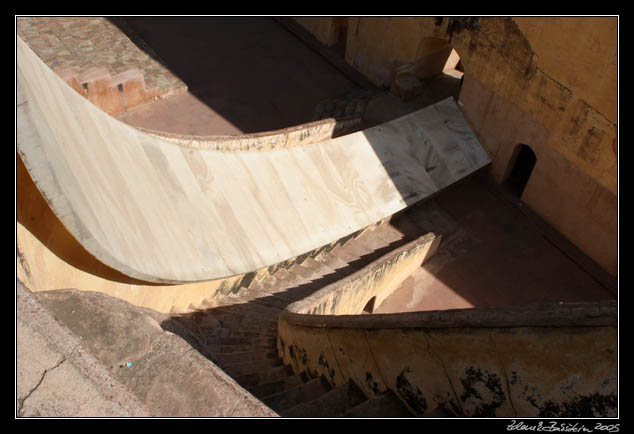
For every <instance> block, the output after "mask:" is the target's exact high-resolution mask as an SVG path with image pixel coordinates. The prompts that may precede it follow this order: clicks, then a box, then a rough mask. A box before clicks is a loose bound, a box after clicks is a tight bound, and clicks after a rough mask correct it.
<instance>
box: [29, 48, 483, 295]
mask: <svg viewBox="0 0 634 434" xmlns="http://www.w3.org/2000/svg"><path fill="white" fill-rule="evenodd" d="M17 78H18V86H17V91H18V92H17V148H18V152H19V154H20V157H21V158H22V160H23V162H24V164H25V166H26V168H27V170H28V172H29V174H30V176H31V177H32V178H33V180H34V182H35V184H36V185H37V187H38V189H39V190H40V192H41V193H42V195H43V196H44V198H45V199H46V201H47V202H48V204H49V205H50V207H51V209H52V210H53V212H54V213H55V215H56V216H57V218H58V219H59V220H60V221H61V222H62V223H63V224H64V226H65V227H66V228H67V229H68V231H69V232H70V233H71V234H72V235H73V236H74V237H75V238H76V239H77V240H78V241H79V243H81V245H82V246H83V247H85V249H86V250H87V251H88V252H89V253H91V254H92V255H94V256H95V257H96V258H97V259H98V260H100V261H102V262H103V263H104V264H106V265H108V266H109V267H112V268H114V269H116V270H118V271H120V272H121V273H123V274H125V275H127V276H130V277H132V278H135V279H140V280H143V281H147V282H155V283H181V282H196V281H204V280H211V279H218V278H223V277H228V276H234V275H237V274H241V273H246V272H251V271H254V270H258V269H261V268H264V267H267V266H270V265H272V264H275V263H278V262H280V261H283V260H285V259H288V258H291V257H294V256H298V255H300V254H303V253H305V252H308V251H310V250H313V249H315V248H318V247H320V246H322V245H325V244H328V243H329V242H331V241H333V240H336V239H338V238H341V237H344V236H346V235H348V234H350V233H352V232H355V231H357V230H359V229H361V228H364V227H366V226H369V225H371V224H373V223H375V222H377V221H379V220H381V219H383V218H385V217H388V216H390V215H392V214H394V213H395V212H397V211H399V210H401V209H403V208H405V207H406V206H408V205H410V204H412V203H414V202H417V201H419V200H421V199H424V198H426V197H428V196H430V195H432V194H434V193H436V192H437V191H439V190H440V189H442V188H444V187H446V186H448V185H450V184H452V183H454V182H456V181H458V180H459V179H461V178H463V177H465V176H467V175H468V174H470V173H472V172H474V171H476V170H478V169H480V168H481V167H483V166H485V165H486V164H488V163H489V162H490V160H489V158H488V156H487V155H486V153H485V152H484V150H483V149H482V147H481V145H480V144H479V142H478V141H477V139H476V137H475V135H474V134H473V132H472V131H471V129H470V128H469V126H468V124H467V123H466V121H465V120H464V118H463V117H462V115H461V113H460V111H459V109H458V107H457V106H456V104H455V102H454V101H453V100H451V99H448V100H445V101H442V102H441V103H439V104H436V105H434V106H432V107H429V108H426V109H423V110H420V111H418V112H415V113H412V114H410V115H408V116H405V117H403V118H400V119H397V120H395V121H392V122H389V123H387V124H384V125H381V126H378V127H375V128H372V129H368V130H366V131H362V132H358V133H354V134H350V135H347V136H342V137H339V138H336V139H331V140H326V141H324V142H321V143H318V144H312V145H305V146H295V147H292V148H288V149H273V150H267V151H244V152H224V151H219V150H206V149H195V148H191V147H187V146H182V145H178V144H175V143H170V142H169V141H167V140H165V139H161V138H160V137H156V136H154V135H150V134H147V133H145V132H142V131H139V130H137V129H135V128H133V127H130V126H129V125H126V124H124V123H122V122H120V121H118V120H116V119H114V118H113V117H111V116H109V115H107V114H106V113H105V112H103V111H101V110H100V109H99V108H97V107H96V106H94V105H93V104H92V103H90V102H89V101H87V100H86V99H84V98H83V97H82V96H81V95H79V94H77V93H76V92H75V91H74V90H73V89H71V88H70V86H68V85H67V84H66V83H64V82H63V81H62V80H61V79H60V78H59V77H58V76H57V75H56V74H55V73H54V72H53V71H51V70H50V69H49V68H48V67H47V66H46V65H45V64H44V63H43V62H42V61H41V60H40V59H39V58H38V57H37V56H36V55H35V54H34V53H33V52H32V51H31V49H30V48H29V47H28V46H27V45H26V44H25V43H24V42H23V41H22V40H21V39H20V38H19V37H18V38H17Z"/></svg>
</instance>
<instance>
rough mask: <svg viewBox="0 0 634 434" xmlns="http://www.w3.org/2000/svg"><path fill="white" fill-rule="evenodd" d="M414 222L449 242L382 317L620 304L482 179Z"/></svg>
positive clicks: (427, 208) (442, 197)
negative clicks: (495, 308)
mask: <svg viewBox="0 0 634 434" xmlns="http://www.w3.org/2000/svg"><path fill="white" fill-rule="evenodd" d="M411 217H412V220H413V221H415V222H416V221H417V222H418V223H419V224H420V225H421V226H423V227H425V228H427V229H428V230H430V231H437V232H440V233H441V234H443V242H442V244H441V247H440V248H439V251H438V254H437V255H436V256H435V257H434V258H432V260H431V261H430V262H429V263H428V264H426V265H424V266H423V267H422V268H420V269H419V270H418V271H417V272H416V273H414V274H413V275H412V276H411V277H410V278H408V279H407V280H406V281H405V282H404V283H403V285H402V286H401V287H400V288H399V289H398V290H396V291H395V292H394V293H393V294H392V295H391V296H390V297H388V298H387V299H386V300H385V301H384V302H383V303H382V304H381V306H379V307H377V308H376V310H375V313H389V312H403V311H421V310H436V309H440V310H443V309H459V308H470V307H493V306H508V305H521V304H527V303H534V302H547V301H548V302H574V301H598V300H611V299H615V298H616V296H615V295H614V293H613V292H611V291H610V290H609V289H608V288H607V287H606V286H604V285H603V284H602V283H600V282H599V281H598V280H596V279H595V278H594V277H593V276H592V275H591V274H590V273H589V272H588V271H587V270H586V269H584V268H583V267H582V266H580V265H578V264H577V263H576V262H575V261H573V260H571V258H570V257H569V256H568V254H567V252H565V251H562V250H560V248H558V247H557V246H556V245H554V244H553V243H552V242H551V241H550V240H549V238H548V237H546V236H545V235H546V234H545V233H544V232H543V231H542V230H541V229H540V228H539V227H538V226H537V225H536V223H535V221H534V220H531V219H528V218H526V216H524V215H523V214H522V213H520V212H519V211H518V210H517V209H516V208H515V207H514V206H513V205H511V203H509V202H508V201H506V200H505V199H502V198H500V197H499V195H498V193H496V190H495V188H494V187H493V186H492V185H490V183H489V182H487V181H486V180H485V179H483V178H482V177H474V178H471V179H468V180H466V181H464V182H461V183H460V184H457V185H454V186H452V187H450V188H449V189H447V190H446V191H444V192H442V193H440V194H439V195H438V196H436V198H434V199H433V200H432V201H430V202H429V203H427V204H425V205H424V206H423V207H421V209H420V212H418V213H416V212H412V213H411Z"/></svg>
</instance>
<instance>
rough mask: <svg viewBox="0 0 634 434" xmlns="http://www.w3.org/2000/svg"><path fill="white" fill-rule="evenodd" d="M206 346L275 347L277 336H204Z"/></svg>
mask: <svg viewBox="0 0 634 434" xmlns="http://www.w3.org/2000/svg"><path fill="white" fill-rule="evenodd" d="M205 341H206V343H207V345H212V346H223V345H225V346H226V345H245V346H275V345H277V335H275V336H267V335H265V336H236V335H234V336H223V337H218V336H205Z"/></svg>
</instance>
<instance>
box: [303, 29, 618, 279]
mask: <svg viewBox="0 0 634 434" xmlns="http://www.w3.org/2000/svg"><path fill="white" fill-rule="evenodd" d="M319 19H320V18H315V20H319ZM443 41H446V43H447V44H448V45H449V46H451V47H452V48H453V49H455V50H456V52H457V54H458V55H459V56H460V60H461V63H462V65H463V68H464V73H465V75H464V83H463V87H462V90H461V93H460V101H461V103H462V108H463V110H464V112H465V115H466V116H467V118H468V120H469V123H470V125H471V127H472V128H473V130H474V131H475V132H476V134H477V135H478V138H479V139H480V142H481V143H482V144H483V146H484V147H485V148H486V150H487V151H488V152H489V154H490V155H491V157H492V160H493V161H492V165H491V169H490V170H491V175H492V177H493V178H494V179H495V180H496V181H497V182H499V183H501V182H503V181H504V180H505V179H506V177H507V176H508V174H509V173H510V171H511V169H512V164H513V162H514V160H513V157H514V152H515V150H516V147H517V146H518V145H519V144H526V145H529V146H530V147H531V148H532V149H533V151H534V152H535V153H536V154H537V158H538V161H537V166H536V167H535V170H534V171H533V174H532V176H531V178H530V180H529V183H528V186H527V187H526V189H525V192H524V194H523V196H522V201H523V202H524V203H525V204H526V205H528V206H529V207H531V209H533V211H535V212H536V213H538V214H539V215H540V216H541V217H542V218H544V219H545V220H546V221H547V222H548V223H550V224H551V225H552V226H553V227H555V228H556V229H557V230H558V231H560V232H561V233H562V234H563V235H564V236H565V237H567V238H568V239H569V240H570V241H571V242H572V243H573V244H575V245H576V246H577V247H579V248H580V249H581V250H582V251H584V252H585V253H586V254H587V255H588V256H590V257H591V258H592V259H593V260H594V261H596V262H597V263H598V264H600V265H601V266H602V267H603V268H604V269H605V270H606V271H608V272H609V273H610V274H612V275H616V274H617V268H618V264H617V263H618V249H617V241H618V238H617V237H618V235H617V232H618V227H617V226H618V223H617V218H618V215H617V213H618V201H617V192H618V172H617V170H618V123H617V121H618V70H617V68H618V18H617V17H516V18H511V17H457V18H447V17H350V18H349V23H348V36H347V47H346V51H345V53H346V54H345V56H346V57H345V58H346V61H347V62H348V63H350V64H351V65H352V66H354V67H355V68H356V69H358V70H359V71H360V72H361V73H363V74H364V75H366V76H367V77H368V78H369V79H370V80H372V81H373V82H374V83H375V84H376V85H378V86H390V84H391V82H392V80H393V79H394V77H395V74H396V72H397V71H398V70H399V68H403V66H404V65H408V64H409V65H418V68H419V69H421V70H422V69H423V65H424V64H425V59H426V58H429V59H434V56H432V55H430V54H432V53H433V52H434V50H437V49H438V47H440V46H442V43H443Z"/></svg>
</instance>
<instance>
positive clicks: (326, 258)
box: [315, 252, 358, 275]
mask: <svg viewBox="0 0 634 434" xmlns="http://www.w3.org/2000/svg"><path fill="white" fill-rule="evenodd" d="M315 260H316V261H319V262H323V263H324V264H326V265H327V266H328V267H330V268H332V269H333V270H336V271H337V273H340V274H344V275H348V274H352V273H353V272H355V271H357V270H358V269H357V268H354V267H352V266H351V265H350V264H349V263H347V262H346V261H344V260H343V259H341V258H339V257H338V256H336V255H333V254H332V253H331V252H324V253H322V254H321V255H319V256H318V257H317V258H315Z"/></svg>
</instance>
